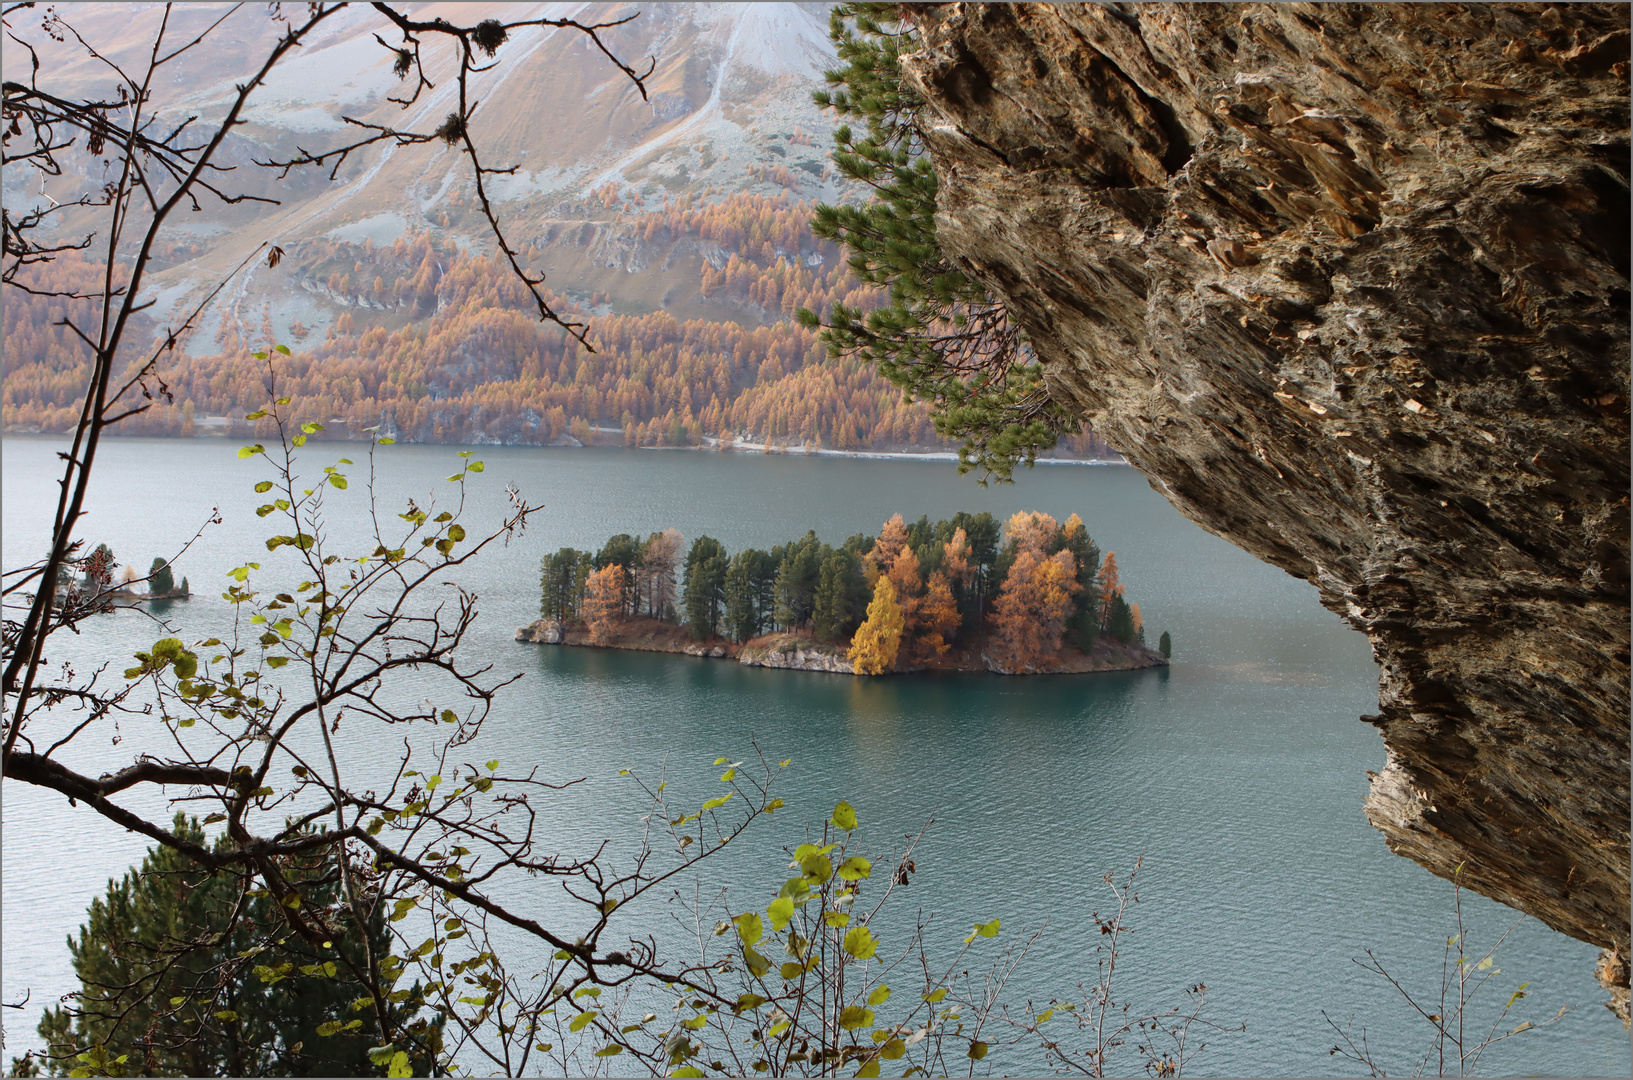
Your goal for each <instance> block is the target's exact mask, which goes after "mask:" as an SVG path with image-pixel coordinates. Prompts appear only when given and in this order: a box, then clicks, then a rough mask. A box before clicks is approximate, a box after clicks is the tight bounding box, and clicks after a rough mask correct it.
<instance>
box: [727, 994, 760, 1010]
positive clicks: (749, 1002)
mask: <svg viewBox="0 0 1633 1080" xmlns="http://www.w3.org/2000/svg"><path fill="white" fill-rule="evenodd" d="M765 1003H766V999H765V998H763V997H761V996H760V995H759V994H739V995H737V1004H735V1005H733V1006H732V1008H734V1009H736V1010H737V1011H738V1012H742V1011H743V1010H744V1009H758V1008H759V1007H760V1006H761V1005H764V1004H765Z"/></svg>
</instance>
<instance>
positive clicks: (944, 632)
mask: <svg viewBox="0 0 1633 1080" xmlns="http://www.w3.org/2000/svg"><path fill="white" fill-rule="evenodd" d="M918 617H919V627H920V630H919V650H920V654H921V655H923V656H926V657H928V656H940V655H942V654H943V653H945V652H946V651H947V650H948V649H949V648H951V647H952V646H951V644H950V643H951V641H952V639H953V637H954V635H956V634H957V633H958V627H959V625H960V624H961V623H962V622H963V619H962V617H961V616H960V615H959V614H958V604H957V603H956V602H955V601H954V600H953V589H952V585H951V584H950V583H949V582H948V581H947V575H946V574H945V573H944V572H942V571H940V570H937V571H935V572H934V573H932V574H931V575H930V582H929V584H928V585H926V586H925V589H924V598H923V600H921V601H920V602H919V612H918Z"/></svg>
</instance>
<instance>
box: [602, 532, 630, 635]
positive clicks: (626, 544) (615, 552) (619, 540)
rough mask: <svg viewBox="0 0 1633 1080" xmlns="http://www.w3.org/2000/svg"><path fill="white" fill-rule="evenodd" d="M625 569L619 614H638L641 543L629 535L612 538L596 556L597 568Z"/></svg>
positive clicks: (623, 534)
mask: <svg viewBox="0 0 1633 1080" xmlns="http://www.w3.org/2000/svg"><path fill="white" fill-rule="evenodd" d="M613 565H617V566H621V567H623V568H624V575H623V578H622V581H623V589H624V592H623V595H622V596H621V597H620V600H619V603H620V607H619V614H622V615H634V614H636V581H637V580H638V578H639V576H640V573H641V542H640V541H639V540H637V539H635V538H634V537H633V536H631V535H629V534H628V533H619V534H618V535H617V536H614V537H611V538H609V539H608V540H607V542H606V544H605V545H604V546H603V547H602V548H601V550H600V551H598V552H596V554H595V568H596V569H597V570H605V569H606V568H607V567H609V566H613Z"/></svg>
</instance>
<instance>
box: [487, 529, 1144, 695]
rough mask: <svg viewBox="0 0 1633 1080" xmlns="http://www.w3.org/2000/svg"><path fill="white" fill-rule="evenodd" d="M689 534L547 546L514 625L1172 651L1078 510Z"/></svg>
mask: <svg viewBox="0 0 1633 1080" xmlns="http://www.w3.org/2000/svg"><path fill="white" fill-rule="evenodd" d="M684 546H685V541H684V538H683V537H682V536H681V534H680V533H679V532H678V531H677V530H675V529H666V530H664V531H663V532H660V533H653V534H652V535H651V536H649V537H648V538H647V539H646V541H645V542H642V541H640V540H638V539H637V538H636V537H634V536H631V535H629V534H627V533H620V534H619V535H617V536H614V537H612V538H610V539H609V540H608V541H607V543H606V544H605V545H604V546H603V547H602V548H601V550H600V551H598V552H596V553H594V554H592V553H590V552H588V551H576V550H574V549H572V548H562V549H561V550H560V551H557V552H556V553H555V554H553V555H548V556H546V557H545V558H544V560H543V562H542V566H541V574H540V587H541V597H540V618H539V619H538V620H537V621H535V622H534V623H532V624H531V625H529V626H526V627H523V628H522V629H520V630H518V631H517V632H516V640H517V641H521V642H537V643H541V644H550V645H584V646H593V647H600V648H610V649H630V650H637V651H646V652H671V653H684V654H687V655H690V656H706V657H715V658H720V659H733V660H736V661H738V662H739V663H743V664H750V665H755V666H759V667H777V668H794V669H799V670H804V671H831V672H836V673H844V674H855V675H885V674H891V673H897V672H909V671H991V672H996V673H999V674H1004V675H1037V674H1056V673H1066V672H1089V671H1126V670H1130V669H1134V668H1146V667H1158V666H1163V665H1166V664H1167V663H1168V656H1169V653H1170V652H1171V639H1170V638H1169V636H1168V634H1166V633H1164V634H1163V635H1162V639H1161V641H1160V643H1159V645H1158V647H1157V648H1156V649H1155V650H1153V649H1150V648H1148V647H1147V646H1146V642H1145V628H1144V625H1143V623H1142V620H1141V618H1140V608H1139V605H1138V604H1135V603H1131V602H1129V601H1128V600H1127V598H1126V597H1125V596H1124V592H1123V586H1122V584H1121V582H1120V581H1119V578H1118V570H1117V555H1116V553H1115V552H1107V553H1106V554H1105V556H1104V557H1103V558H1102V556H1101V553H1100V549H1099V547H1098V546H1097V545H1096V544H1095V543H1094V541H1093V540H1091V539H1090V538H1089V534H1088V531H1087V530H1086V529H1085V528H1084V526H1083V521H1082V519H1081V518H1080V517H1078V515H1076V514H1073V515H1072V516H1071V517H1070V518H1068V519H1067V520H1066V521H1065V523H1064V524H1062V523H1060V522H1057V521H1056V520H1055V519H1054V518H1053V517H1050V516H1049V515H1048V514H1043V513H1037V512H1035V511H1022V512H1020V513H1017V514H1015V515H1014V516H1012V517H1011V518H1010V519H1009V520H1008V521H1007V522H1005V523H1004V524H1003V525H1002V526H1001V527H1000V525H999V523H998V520H997V519H996V518H994V517H993V516H992V515H991V514H966V513H959V514H956V515H954V516H953V517H952V518H951V519H950V520H942V521H937V522H934V523H931V522H930V521H929V519H928V518H925V517H921V518H919V520H918V521H917V522H914V523H912V524H908V523H906V522H904V521H903V520H902V516H901V515H900V514H897V515H895V516H894V517H892V518H891V519H890V520H889V521H887V522H885V523H884V526H883V528H882V529H881V530H880V532H879V535H878V536H876V537H875V536H867V535H863V534H858V535H856V536H852V537H850V538H849V539H847V540H846V541H844V543H842V544H840V545H838V546H837V547H835V546H831V545H829V544H826V543H823V542H822V541H821V540H819V539H818V538H817V536H816V533H815V532H807V533H806V534H805V536H804V537H802V538H800V539H798V540H792V541H789V542H788V543H786V544H780V545H777V546H775V547H773V548H771V549H770V550H769V551H763V550H760V549H757V548H748V549H746V550H743V551H740V552H738V553H736V554H735V555H728V553H727V552H726V549H725V547H724V546H722V545H721V543H720V542H719V541H718V540H715V539H713V538H712V537H708V536H700V537H698V538H697V539H696V540H695V541H694V542H693V543H692V545H691V547H690V549H689V550H688V551H687V553H686V555H685V557H684V560H683V559H682V555H681V552H682V549H683V548H684ZM677 576H679V577H680V578H681V580H683V582H684V585H683V587H681V588H680V589H679V590H678V591H677V588H676V581H677Z"/></svg>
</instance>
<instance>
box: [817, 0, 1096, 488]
mask: <svg viewBox="0 0 1633 1080" xmlns="http://www.w3.org/2000/svg"><path fill="white" fill-rule="evenodd" d="M829 25H830V29H829V36H830V37H831V38H832V39H833V41H834V44H835V46H836V47H837V50H838V55H839V60H840V63H841V65H842V66H841V67H839V68H836V69H834V70H831V71H829V72H828V73H827V80H828V84H829V86H830V87H832V89H831V90H824V91H817V92H816V93H814V94H813V95H812V96H813V98H814V99H815V100H816V102H817V104H819V105H823V106H827V107H830V108H832V109H833V110H834V111H835V112H837V113H838V114H839V116H840V117H841V118H842V119H845V120H848V121H857V122H860V123H862V124H863V125H865V129H866V130H865V132H863V133H858V132H855V131H853V130H852V128H851V127H850V125H849V124H845V125H843V126H841V127H839V128H838V129H837V130H836V131H835V132H834V155H833V159H834V166H835V167H836V168H837V169H838V170H839V172H840V173H841V174H842V175H844V176H846V177H847V178H849V179H851V180H854V181H857V182H858V183H859V184H865V185H867V187H869V188H871V189H872V193H873V196H874V197H873V198H872V199H869V200H867V201H858V202H855V203H850V204H846V205H840V206H829V205H826V204H823V205H820V206H818V207H817V213H816V217H815V218H814V219H813V220H812V222H811V231H812V232H813V233H815V234H816V235H817V236H819V237H822V238H824V239H828V240H833V241H835V242H838V243H842V244H844V245H845V246H846V247H847V248H848V249H849V250H850V253H851V255H850V260H849V265H850V268H851V272H852V273H854V274H855V275H856V276H857V277H858V278H860V279H861V280H862V281H864V282H866V283H868V284H870V285H875V286H878V287H880V288H882V289H884V290H885V293H886V300H885V302H884V304H882V305H881V306H880V307H877V308H875V309H874V310H872V311H870V312H867V313H865V314H864V312H863V310H862V309H861V308H860V307H851V306H847V305H846V304H843V303H835V304H834V306H833V309H832V311H831V313H830V315H829V319H828V322H827V323H826V324H825V325H824V324H823V323H822V319H821V317H820V316H819V315H817V314H816V313H815V312H812V311H810V310H809V309H807V308H801V309H800V310H799V312H798V313H797V315H798V318H799V320H800V321H801V322H802V323H804V324H805V325H807V326H824V329H823V340H824V343H825V344H826V345H827V348H828V352H829V355H830V356H833V357H840V356H846V355H856V356H859V357H861V358H862V359H864V360H866V361H868V362H869V363H871V364H874V365H877V367H878V369H879V372H880V374H882V375H884V376H885V377H886V378H888V379H889V380H890V381H891V382H893V383H895V384H896V385H897V386H899V387H901V388H902V389H903V390H904V391H906V392H907V394H908V395H909V396H910V397H912V398H914V399H917V400H922V401H927V402H929V403H930V405H931V415H932V417H933V419H934V423H935V426H936V430H937V431H938V432H940V433H941V434H942V435H944V436H947V437H949V438H954V439H960V440H962V441H963V443H964V445H963V447H962V448H961V449H960V450H959V470H960V471H961V472H962V471H967V470H969V469H970V468H975V467H978V468H981V469H983V470H985V471H986V472H988V473H989V474H991V475H993V476H997V477H998V478H999V479H1008V478H1009V476H1010V474H1011V472H1012V471H1013V470H1014V467H1015V466H1016V465H1017V464H1019V463H1020V462H1022V461H1025V462H1027V463H1028V464H1030V463H1031V462H1032V461H1033V460H1034V459H1035V458H1036V456H1037V454H1038V453H1039V452H1040V451H1042V450H1046V449H1048V448H1050V447H1052V446H1054V445H1055V443H1056V441H1057V440H1058V439H1059V437H1060V434H1061V433H1062V432H1065V431H1076V430H1078V428H1079V424H1078V422H1077V421H1076V420H1075V419H1073V418H1071V417H1070V416H1069V414H1068V413H1067V412H1066V410H1064V409H1063V408H1061V407H1060V406H1059V405H1058V404H1056V403H1055V402H1054V401H1053V400H1052V399H1051V398H1050V396H1049V394H1048V392H1047V390H1046V389H1045V387H1044V384H1043V373H1042V368H1041V366H1040V365H1039V364H1038V363H1037V361H1036V358H1035V357H1034V356H1033V354H1032V350H1031V347H1030V346H1029V345H1028V344H1027V342H1026V340H1025V338H1024V336H1023V335H1022V334H1021V332H1020V330H1019V328H1018V327H1016V325H1015V324H1014V322H1013V321H1012V320H1011V319H1010V318H1009V315H1008V312H1007V311H1006V310H1005V309H1004V306H1003V304H1002V303H1001V302H999V301H997V300H996V299H994V298H993V297H992V296H991V295H990V294H989V293H988V292H987V291H986V289H985V287H984V286H982V285H981V284H980V283H979V282H978V281H976V280H975V279H974V278H972V277H970V276H969V275H967V274H965V273H964V272H963V271H962V270H960V269H959V268H958V267H957V266H956V265H955V264H954V263H953V262H952V261H951V260H950V259H948V258H947V257H946V256H945V255H944V254H943V253H942V251H941V249H940V247H939V246H938V244H937V241H936V223H935V211H936V190H937V186H938V184H937V179H936V174H935V170H934V169H933V168H932V166H931V164H930V161H929V158H928V157H926V156H925V155H924V152H923V150H924V147H923V141H922V138H921V136H920V133H919V129H918V126H917V125H918V122H919V120H918V117H919V112H920V110H921V109H922V108H923V105H924V102H923V100H922V99H921V98H920V97H919V96H918V94H917V93H916V92H915V91H914V90H913V89H912V87H911V86H910V85H908V84H907V83H906V82H905V81H904V80H903V79H902V74H901V67H900V57H901V55H902V54H903V53H904V52H912V51H914V50H915V49H917V48H918V35H917V32H916V31H915V30H914V28H913V27H912V24H911V23H909V22H906V21H902V19H901V5H899V4H883V3H851V4H840V5H838V6H837V7H836V8H835V9H834V11H833V12H832V15H831V17H830V24H829ZM983 482H984V481H983Z"/></svg>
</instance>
